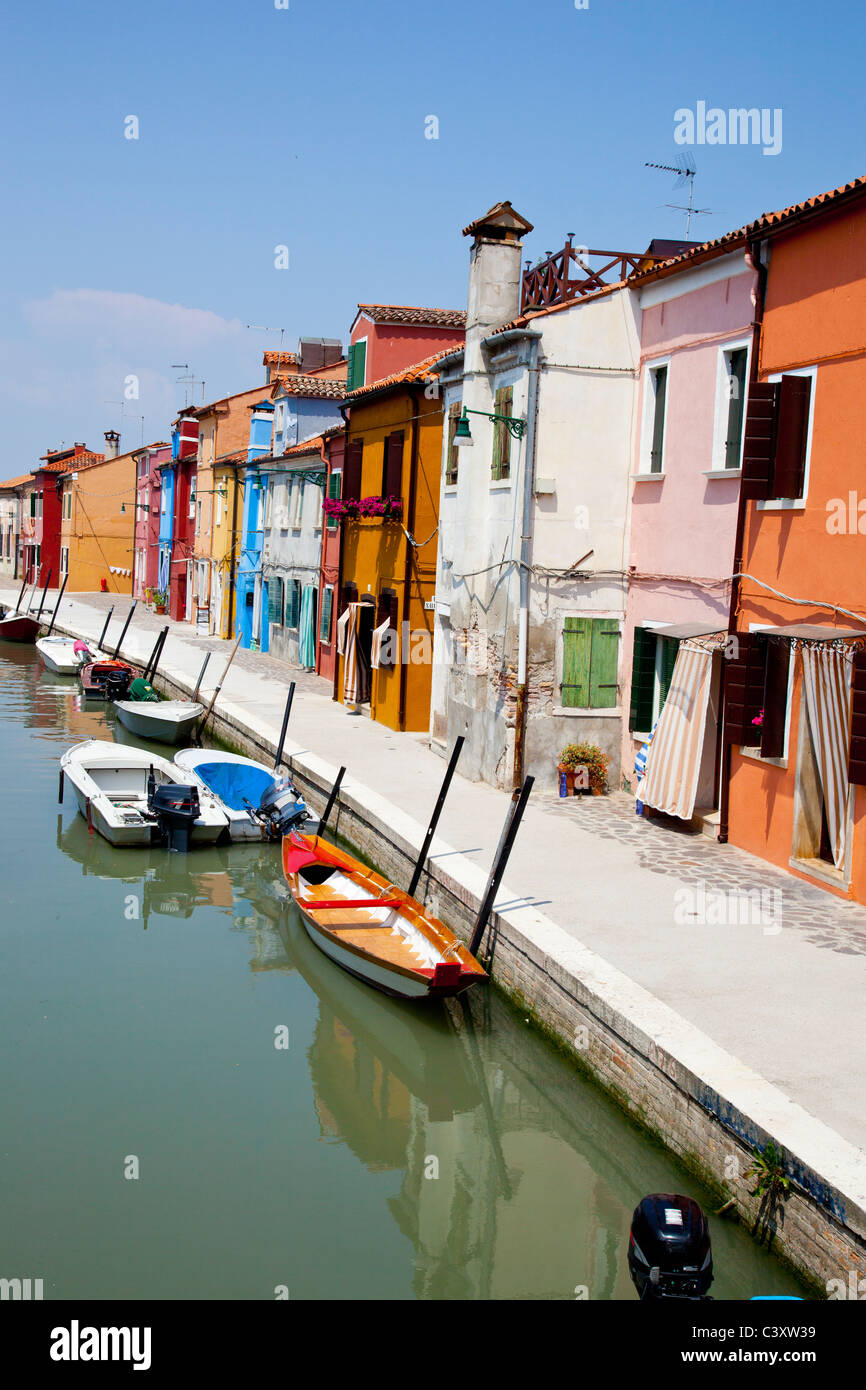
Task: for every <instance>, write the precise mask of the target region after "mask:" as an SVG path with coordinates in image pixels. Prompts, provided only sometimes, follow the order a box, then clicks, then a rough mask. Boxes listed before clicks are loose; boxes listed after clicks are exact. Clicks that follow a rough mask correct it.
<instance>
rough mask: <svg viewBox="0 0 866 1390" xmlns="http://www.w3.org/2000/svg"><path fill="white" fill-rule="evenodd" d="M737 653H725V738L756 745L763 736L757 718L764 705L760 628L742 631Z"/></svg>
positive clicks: (762, 654) (738, 640)
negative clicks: (757, 631)
mask: <svg viewBox="0 0 866 1390" xmlns="http://www.w3.org/2000/svg"><path fill="white" fill-rule="evenodd" d="M734 635H735V636H736V639H737V641H736V646H735V648H734V654H733V655H731V656H726V657H725V668H724V669H725V741H726V742H727V743H740V744H744V745H745V746H746V747H747V748H749V747H754V746H755V744H756V743H758V741H759V739H760V730H759V727H758V726H757V725H755V724H753V723H752V720H753V719H756V718H757V716H758V715H759V714H760V713H761V710H762V709H763V708H764V650H763V648H764V642H763V641H760V640H759V636H758V633H756V632H738V633H736V634H734Z"/></svg>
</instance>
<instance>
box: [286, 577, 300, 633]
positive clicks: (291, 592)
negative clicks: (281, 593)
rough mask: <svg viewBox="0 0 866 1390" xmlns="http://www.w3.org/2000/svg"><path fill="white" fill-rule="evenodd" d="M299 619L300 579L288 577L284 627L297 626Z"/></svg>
mask: <svg viewBox="0 0 866 1390" xmlns="http://www.w3.org/2000/svg"><path fill="white" fill-rule="evenodd" d="M300 621H301V581H300V580H299V579H290V580H289V581H288V588H287V590H286V627H292V628H297V626H298V624H299V623H300Z"/></svg>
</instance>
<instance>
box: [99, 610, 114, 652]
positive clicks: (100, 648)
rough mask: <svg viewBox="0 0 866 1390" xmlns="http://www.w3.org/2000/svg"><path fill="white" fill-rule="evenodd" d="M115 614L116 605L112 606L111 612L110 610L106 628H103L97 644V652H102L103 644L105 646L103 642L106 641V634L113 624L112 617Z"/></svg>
mask: <svg viewBox="0 0 866 1390" xmlns="http://www.w3.org/2000/svg"><path fill="white" fill-rule="evenodd" d="M113 612H114V604H112V605H111V607H110V608H109V610H108V616H107V617H106V619H105V626H104V627H103V629H102V633H101V635H100V638H99V641H98V642H97V644H96V649H97V651H101V650H102V644H103V642H104V641H105V634H106V632H107V631H108V624H109V623H110V622H111V615H112V613H113Z"/></svg>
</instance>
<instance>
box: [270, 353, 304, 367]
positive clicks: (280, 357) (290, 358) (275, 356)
mask: <svg viewBox="0 0 866 1390" xmlns="http://www.w3.org/2000/svg"><path fill="white" fill-rule="evenodd" d="M297 360H298V354H297V353H296V352H266V353H265V355H264V358H263V359H262V365H263V366H265V367H276V366H279V365H281V364H282V363H283V362H285V363H286V364H287V365H288V366H290V367H293V366H294V365H295V363H296V362H297Z"/></svg>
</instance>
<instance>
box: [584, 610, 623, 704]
mask: <svg viewBox="0 0 866 1390" xmlns="http://www.w3.org/2000/svg"><path fill="white" fill-rule="evenodd" d="M618 665H619V624H618V623H616V622H614V621H613V620H612V619H610V618H593V620H592V642H591V647H590V664H589V672H590V676H589V705H590V709H613V707H614V706H615V705H616V693H617V682H616V673H617V667H618Z"/></svg>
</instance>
